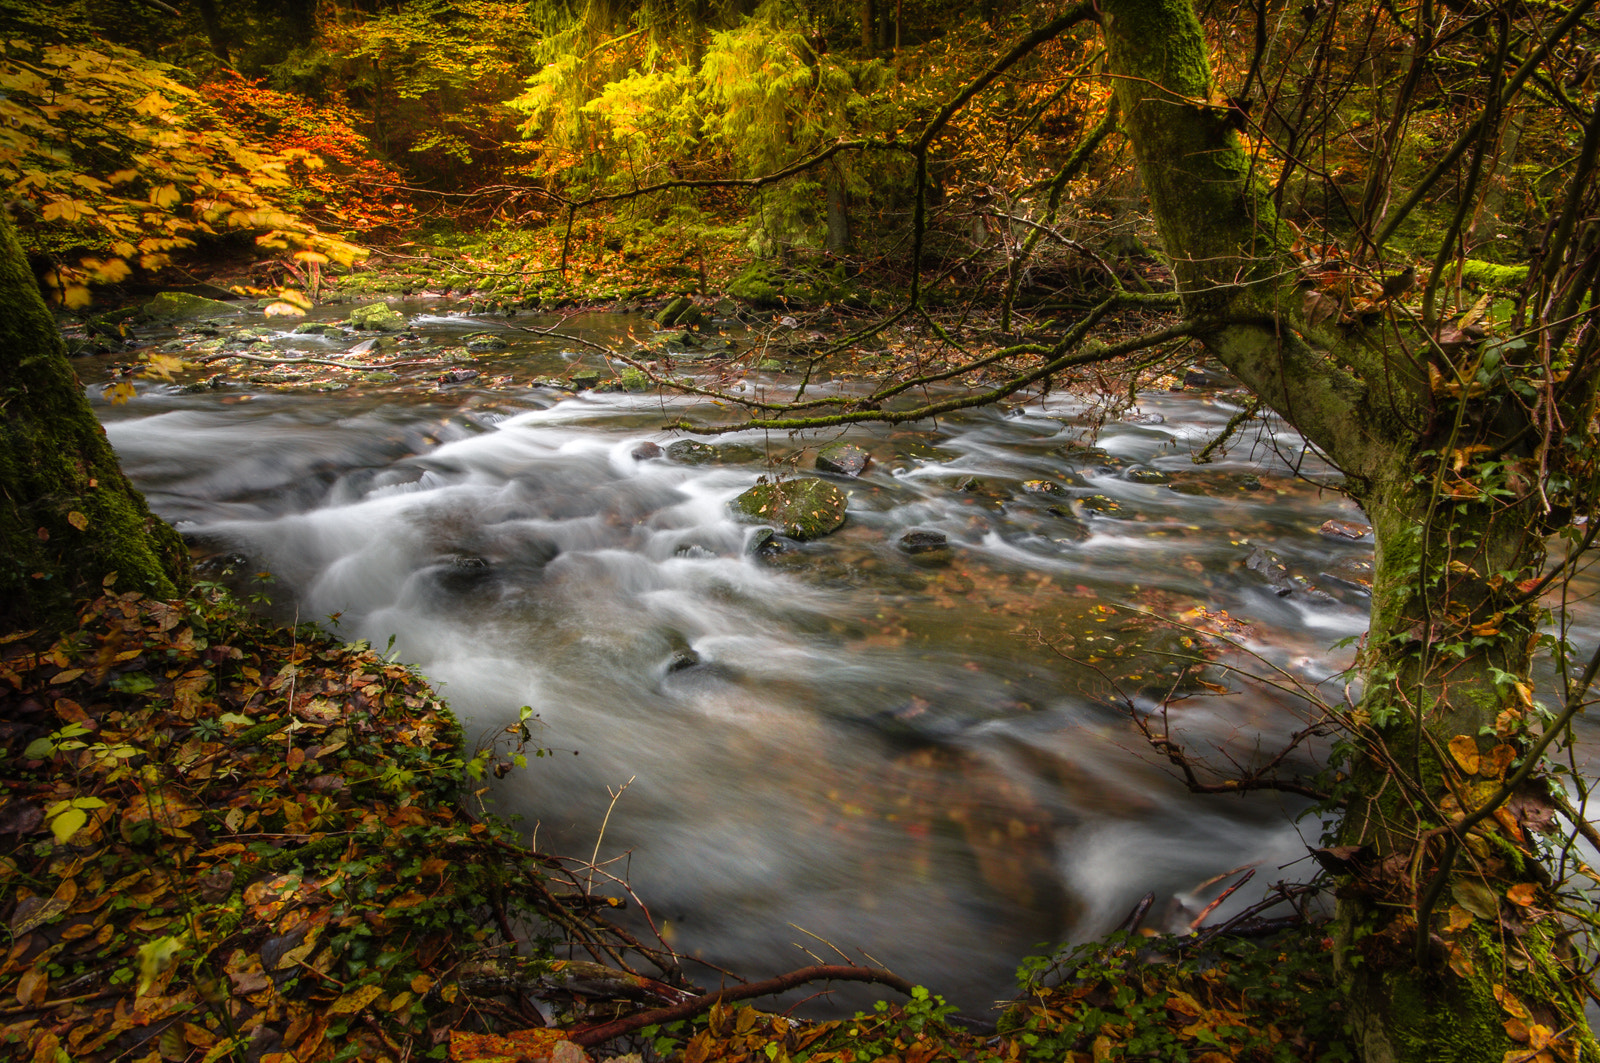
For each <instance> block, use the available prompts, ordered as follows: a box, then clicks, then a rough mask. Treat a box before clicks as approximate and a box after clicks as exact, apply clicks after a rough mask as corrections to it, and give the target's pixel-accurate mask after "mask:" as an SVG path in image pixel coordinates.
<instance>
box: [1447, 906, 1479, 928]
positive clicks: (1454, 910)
mask: <svg viewBox="0 0 1600 1063" xmlns="http://www.w3.org/2000/svg"><path fill="white" fill-rule="evenodd" d="M1470 925H1472V913H1471V912H1469V911H1467V910H1466V909H1465V908H1463V907H1461V905H1459V904H1452V905H1451V906H1450V921H1449V922H1447V923H1446V924H1445V929H1446V930H1451V931H1455V930H1465V929H1466V928H1467V927H1468V926H1470Z"/></svg>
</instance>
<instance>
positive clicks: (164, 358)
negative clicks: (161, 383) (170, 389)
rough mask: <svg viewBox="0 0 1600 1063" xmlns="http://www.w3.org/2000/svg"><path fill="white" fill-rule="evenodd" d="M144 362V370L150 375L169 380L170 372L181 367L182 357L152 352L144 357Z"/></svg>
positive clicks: (170, 377)
mask: <svg viewBox="0 0 1600 1063" xmlns="http://www.w3.org/2000/svg"><path fill="white" fill-rule="evenodd" d="M145 364H146V366H147V368H146V369H145V372H146V373H148V374H149V375H150V376H155V377H160V378H161V379H162V380H171V379H172V374H173V373H176V372H177V371H179V370H180V369H182V368H183V359H182V358H180V357H179V356H177V355H175V354H152V355H149V356H148V357H147V358H146V360H145Z"/></svg>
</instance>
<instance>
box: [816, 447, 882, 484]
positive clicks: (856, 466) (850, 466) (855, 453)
mask: <svg viewBox="0 0 1600 1063" xmlns="http://www.w3.org/2000/svg"><path fill="white" fill-rule="evenodd" d="M871 460H872V455H871V454H868V453H867V452H866V451H865V450H863V449H862V448H861V447H858V446H856V445H855V444H854V443H843V442H840V443H829V444H828V445H827V446H825V447H823V448H822V449H821V450H819V451H817V468H819V469H821V470H822V471H823V472H831V473H838V474H839V475H841V476H860V475H861V470H863V469H865V468H866V467H867V463H868V462H869V461H871Z"/></svg>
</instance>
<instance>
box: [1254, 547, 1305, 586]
mask: <svg viewBox="0 0 1600 1063" xmlns="http://www.w3.org/2000/svg"><path fill="white" fill-rule="evenodd" d="M1244 567H1245V568H1247V569H1249V570H1250V571H1251V572H1254V573H1255V574H1256V575H1258V576H1260V577H1261V578H1262V579H1264V580H1266V581H1267V583H1268V584H1269V585H1270V586H1271V587H1272V589H1273V591H1274V593H1276V594H1277V595H1278V597H1280V598H1282V597H1284V596H1286V595H1289V594H1292V593H1294V584H1293V583H1291V582H1290V580H1289V568H1288V566H1287V565H1285V564H1284V563H1283V562H1282V561H1281V560H1279V559H1278V555H1277V554H1275V553H1273V552H1272V551H1271V550H1268V549H1267V548H1266V547H1264V546H1258V547H1256V548H1255V549H1254V550H1252V551H1250V556H1249V557H1247V558H1245V559H1244Z"/></svg>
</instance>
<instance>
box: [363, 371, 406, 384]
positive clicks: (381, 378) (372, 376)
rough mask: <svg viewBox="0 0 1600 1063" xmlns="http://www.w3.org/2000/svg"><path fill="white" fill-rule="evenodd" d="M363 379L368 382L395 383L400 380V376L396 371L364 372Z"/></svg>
mask: <svg viewBox="0 0 1600 1063" xmlns="http://www.w3.org/2000/svg"><path fill="white" fill-rule="evenodd" d="M361 379H362V380H363V381H364V382H365V383H368V384H393V383H394V382H395V381H396V380H399V379H400V377H399V375H398V374H395V373H384V372H377V373H363V374H361Z"/></svg>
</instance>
